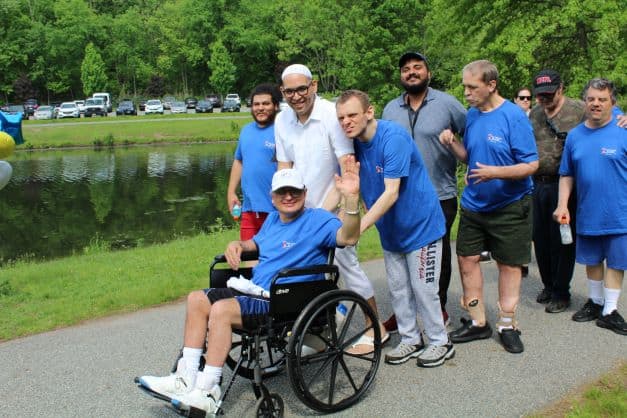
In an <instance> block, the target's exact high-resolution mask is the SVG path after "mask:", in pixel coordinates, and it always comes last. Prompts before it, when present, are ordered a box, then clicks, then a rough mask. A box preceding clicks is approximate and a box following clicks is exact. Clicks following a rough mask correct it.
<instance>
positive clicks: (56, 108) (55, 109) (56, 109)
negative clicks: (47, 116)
mask: <svg viewBox="0 0 627 418" xmlns="http://www.w3.org/2000/svg"><path fill="white" fill-rule="evenodd" d="M50 106H52V109H53V111H52V117H53V119H56V118H57V115H58V114H59V107H60V106H61V102H52V103H50Z"/></svg>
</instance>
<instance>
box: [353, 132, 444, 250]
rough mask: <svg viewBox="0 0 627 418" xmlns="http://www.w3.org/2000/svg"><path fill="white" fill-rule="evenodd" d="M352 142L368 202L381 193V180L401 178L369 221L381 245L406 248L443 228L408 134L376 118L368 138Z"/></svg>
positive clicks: (433, 238)
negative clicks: (390, 200) (391, 199)
mask: <svg viewBox="0 0 627 418" xmlns="http://www.w3.org/2000/svg"><path fill="white" fill-rule="evenodd" d="M354 145H355V155H356V157H357V159H358V160H359V164H360V166H361V168H360V170H359V178H360V187H361V195H362V196H363V199H364V202H366V205H367V206H368V207H372V205H374V203H375V202H376V201H377V199H378V198H379V196H381V194H383V191H384V190H385V184H384V179H386V178H387V179H401V184H400V189H399V194H398V199H397V200H396V202H395V203H394V205H392V207H391V208H390V209H389V210H388V211H387V212H386V213H385V214H384V215H383V216H382V217H381V218H380V219H379V220H378V221H377V222H376V224H375V225H376V227H377V230H378V231H379V236H380V237H381V246H382V247H383V249H384V250H386V251H392V252H400V253H408V252H411V251H415V250H418V249H420V248H422V247H424V246H425V245H428V244H430V243H432V242H433V241H436V240H438V239H440V238H441V237H442V236H443V235H444V233H445V232H446V227H445V223H444V215H443V214H442V208H441V207H440V201H439V200H438V195H437V194H436V192H435V189H434V187H433V184H431V180H429V175H428V173H427V170H426V168H425V165H424V163H423V161H422V157H421V156H420V152H419V151H418V148H417V147H416V144H415V143H414V141H413V140H412V138H411V136H409V133H407V131H406V130H405V129H404V128H403V127H402V126H401V125H399V124H397V123H396V122H390V121H385V120H379V121H377V131H376V133H375V135H374V137H373V138H372V140H370V141H368V142H361V141H359V140H354Z"/></svg>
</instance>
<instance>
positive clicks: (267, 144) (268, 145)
mask: <svg viewBox="0 0 627 418" xmlns="http://www.w3.org/2000/svg"><path fill="white" fill-rule="evenodd" d="M263 146H264V147H266V148H270V149H274V148H275V145H274V143H272V142H270V141H264V142H263Z"/></svg>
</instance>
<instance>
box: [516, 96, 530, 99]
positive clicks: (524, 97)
mask: <svg viewBox="0 0 627 418" xmlns="http://www.w3.org/2000/svg"><path fill="white" fill-rule="evenodd" d="M518 100H531V96H518Z"/></svg>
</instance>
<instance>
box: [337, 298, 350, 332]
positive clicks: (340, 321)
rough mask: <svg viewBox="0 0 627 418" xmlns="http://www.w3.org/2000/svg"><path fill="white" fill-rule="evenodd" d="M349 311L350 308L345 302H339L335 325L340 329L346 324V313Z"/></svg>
mask: <svg viewBox="0 0 627 418" xmlns="http://www.w3.org/2000/svg"><path fill="white" fill-rule="evenodd" d="M347 312H348V308H347V307H346V305H344V304H343V303H339V304H338V305H337V308H335V326H336V327H337V329H338V330H339V329H340V328H342V325H344V320H346V313H347Z"/></svg>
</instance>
